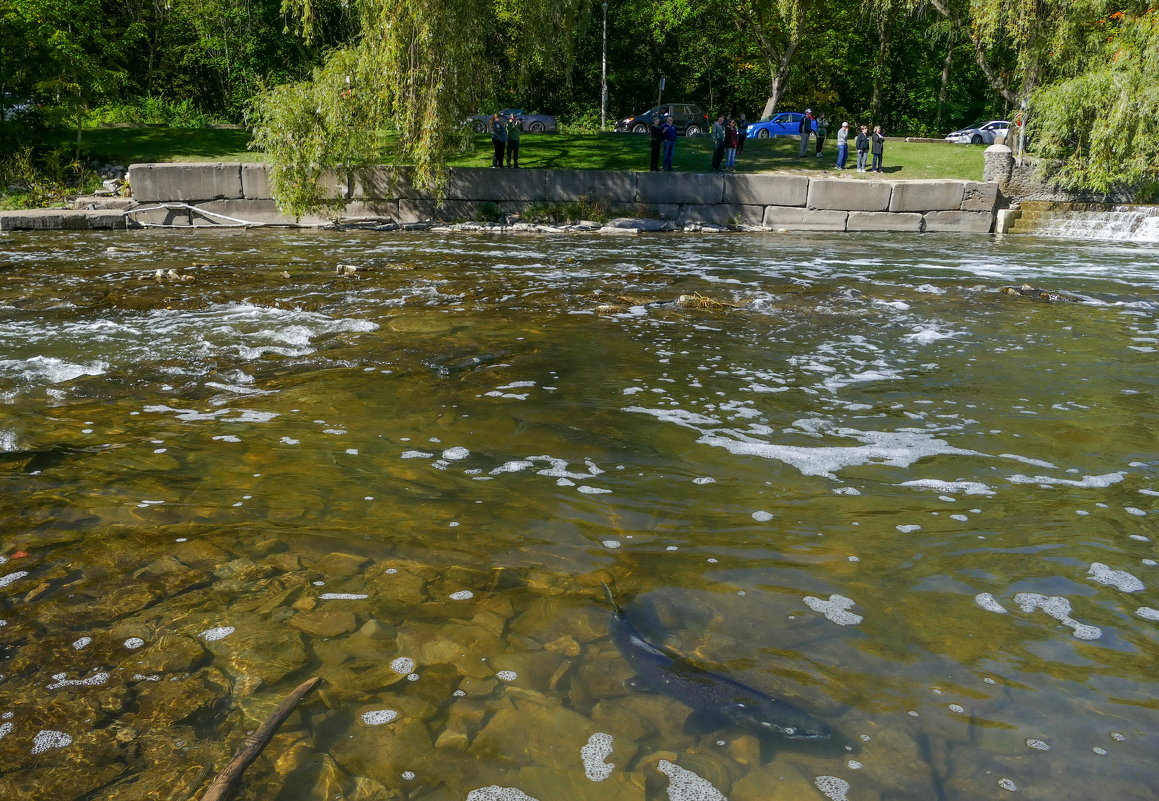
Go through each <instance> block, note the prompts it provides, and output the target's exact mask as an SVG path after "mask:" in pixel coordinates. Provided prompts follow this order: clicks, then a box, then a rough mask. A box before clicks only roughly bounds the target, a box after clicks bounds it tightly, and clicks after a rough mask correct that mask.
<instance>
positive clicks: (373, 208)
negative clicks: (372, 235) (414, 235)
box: [342, 198, 398, 222]
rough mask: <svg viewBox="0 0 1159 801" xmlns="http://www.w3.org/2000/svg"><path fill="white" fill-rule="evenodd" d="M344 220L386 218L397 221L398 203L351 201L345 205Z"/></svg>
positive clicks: (382, 200)
mask: <svg viewBox="0 0 1159 801" xmlns="http://www.w3.org/2000/svg"><path fill="white" fill-rule="evenodd" d="M342 216H343V217H344V218H351V217H355V218H356V217H388V218H390V219H391V220H394V221H396V222H397V221H398V201H397V200H386V199H382V198H368V199H366V200H352V201H350V202H349V203H347V204H346V211H344V212H343V213H342Z"/></svg>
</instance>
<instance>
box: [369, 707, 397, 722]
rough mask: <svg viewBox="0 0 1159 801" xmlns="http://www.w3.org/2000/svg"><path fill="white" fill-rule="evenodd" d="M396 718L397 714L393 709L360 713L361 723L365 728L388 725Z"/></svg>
mask: <svg viewBox="0 0 1159 801" xmlns="http://www.w3.org/2000/svg"><path fill="white" fill-rule="evenodd" d="M397 717H398V713H397V712H395V711H394V710H393V709H372V710H370V711H369V712H363V713H362V722H363V723H365V724H366V725H367V726H381V725H383V724H384V723H390V722H391V721H392V720H394V719H395V718H397Z"/></svg>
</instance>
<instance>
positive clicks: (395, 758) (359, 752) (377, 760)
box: [330, 716, 446, 786]
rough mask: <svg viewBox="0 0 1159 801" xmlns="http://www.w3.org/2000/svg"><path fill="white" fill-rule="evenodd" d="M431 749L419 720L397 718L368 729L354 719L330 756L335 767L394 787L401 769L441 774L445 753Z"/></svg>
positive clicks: (432, 744) (425, 731)
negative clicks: (346, 733)
mask: <svg viewBox="0 0 1159 801" xmlns="http://www.w3.org/2000/svg"><path fill="white" fill-rule="evenodd" d="M433 746H434V743H432V742H431V737H430V734H428V733H427V728H426V726H425V725H423V723H422V722H421V721H418V720H413V719H409V718H406V717H402V716H400V717H399V718H397V719H395V720H393V721H391V722H389V723H386V724H383V725H380V726H370V725H366V724H365V723H363V722H362V721H361V720H359V719H358V718H357V717H355V718H354V722H353V723H352V724H351V727H350V730H349V735H348V736H346V737H342V738H340V739H339V740H337V741H336V742H335V743H334V745H333V746H332V748H331V750H330V754H331V756H332V757H333V758H334V761H335V763H336V764H337V765H339V766H340V767H341V768H342V769H343V770H345V771H347V772H349V773H351V774H353V775H356V776H366V777H368V778H371V779H373V780H375V781H377V782H380V783H382V784H384V785H386V786H397V784H398V781H399V776H400V775H401V774H402V772H403V771H404V770H413V771H416V772H418V771H422V772H424V773H425V772H429V773H431V774H432V775H440V774H442V773H443V768H442V764H443V763H442V756H441V755H442V754H444V753H446V752H445V751H439V750H437V749H435V748H434V747H433Z"/></svg>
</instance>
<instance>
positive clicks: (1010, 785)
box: [998, 779, 1018, 793]
mask: <svg viewBox="0 0 1159 801" xmlns="http://www.w3.org/2000/svg"><path fill="white" fill-rule="evenodd" d="M998 786H999V787H1001V788H1002V789H1003V790H1008V791H1009V792H1012V793H1013V792H1015V791H1017V790H1018V785H1017V784H1015V783H1014V782H1012V781H1010V779H999V780H998Z"/></svg>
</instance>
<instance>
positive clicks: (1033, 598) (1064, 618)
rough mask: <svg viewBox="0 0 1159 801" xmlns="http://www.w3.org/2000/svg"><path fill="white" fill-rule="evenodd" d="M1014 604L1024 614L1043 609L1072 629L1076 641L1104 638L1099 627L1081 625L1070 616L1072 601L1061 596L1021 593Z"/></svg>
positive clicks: (1016, 596)
mask: <svg viewBox="0 0 1159 801" xmlns="http://www.w3.org/2000/svg"><path fill="white" fill-rule="evenodd" d="M1014 602H1015V603H1016V604H1018V606H1019V607H1020V608H1021V609H1022V611H1023V612H1033V611H1034V610H1035V609H1041V610H1042V611H1043V612H1046V614H1048V615H1050V616H1051V617H1053V618H1054V619H1055V620H1057V621H1058V622H1060V623H1062V624H1063V625H1064V626H1067V627H1069V628H1070V629H1071V631H1072V633H1073V634H1074V637H1075V639H1078V640H1097V639H1099V638H1100V637H1102V636H1103V630H1102V629H1100V628H1099V627H1098V626H1091V625H1089V624H1086V623H1080V622H1078V621H1077V620H1075V619H1074V618H1072V617H1071V616H1070V601H1068V600H1067V599H1066V598H1063V597H1062V596H1061V595H1041V594H1039V593H1037V592H1020V593H1018V594H1017V595H1015V596H1014Z"/></svg>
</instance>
